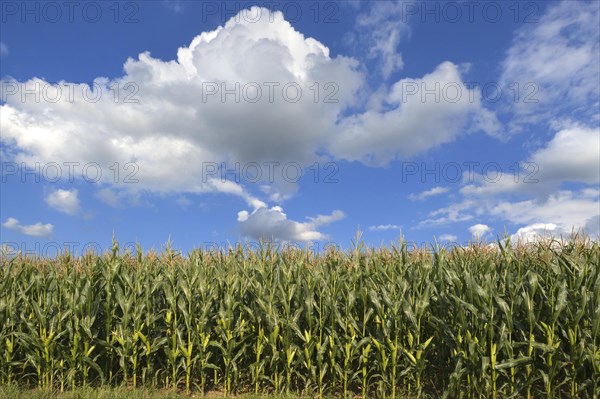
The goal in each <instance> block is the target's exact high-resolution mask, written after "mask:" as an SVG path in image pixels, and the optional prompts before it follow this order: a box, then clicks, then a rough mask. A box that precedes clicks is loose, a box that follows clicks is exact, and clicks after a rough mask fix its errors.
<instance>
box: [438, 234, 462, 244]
mask: <svg viewBox="0 0 600 399" xmlns="http://www.w3.org/2000/svg"><path fill="white" fill-rule="evenodd" d="M439 239H440V241H449V242H456V241H457V240H458V237H457V236H455V235H454V234H442V235H441V236H439Z"/></svg>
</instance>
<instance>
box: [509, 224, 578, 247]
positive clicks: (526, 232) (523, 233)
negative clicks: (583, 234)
mask: <svg viewBox="0 0 600 399" xmlns="http://www.w3.org/2000/svg"><path fill="white" fill-rule="evenodd" d="M569 234H570V232H567V231H564V230H562V229H561V228H560V227H559V226H557V225H555V224H553V223H534V224H530V225H528V226H525V227H521V228H520V229H518V230H517V232H516V233H515V234H513V235H511V236H510V239H511V242H514V243H517V242H521V243H531V242H536V241H539V240H543V239H546V238H549V237H553V238H559V237H560V236H561V235H562V236H565V235H566V236H568V235H569Z"/></svg>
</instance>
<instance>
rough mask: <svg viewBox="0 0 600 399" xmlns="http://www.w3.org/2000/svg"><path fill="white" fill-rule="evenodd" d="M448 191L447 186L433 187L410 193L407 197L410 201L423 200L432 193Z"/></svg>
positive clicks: (437, 193) (438, 193) (431, 195)
mask: <svg viewBox="0 0 600 399" xmlns="http://www.w3.org/2000/svg"><path fill="white" fill-rule="evenodd" d="M448 191H450V189H449V188H448V187H434V188H432V189H431V190H427V191H423V192H422V193H420V194H411V195H409V196H408V199H410V200H411V201H417V200H418V201H423V200H424V199H426V198H428V197H433V196H434V195H440V194H444V193H447V192H448Z"/></svg>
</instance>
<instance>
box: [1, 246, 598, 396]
mask: <svg viewBox="0 0 600 399" xmlns="http://www.w3.org/2000/svg"><path fill="white" fill-rule="evenodd" d="M0 325H1V326H2V329H1V331H0V382H1V383H2V384H19V385H21V386H29V387H43V388H48V387H50V388H53V389H57V390H61V391H63V390H69V389H73V388H75V387H80V386H99V385H111V386H117V385H126V386H130V387H142V386H143V387H157V388H161V389H162V388H167V389H170V388H172V389H178V390H185V391H187V392H196V393H199V394H201V395H203V394H204V393H205V392H208V391H214V390H217V391H220V392H222V393H223V395H224V396H227V395H233V394H236V393H239V392H257V393H277V394H279V393H282V394H285V393H303V394H309V395H311V396H314V397H321V396H335V397H343V398H346V397H357V396H358V397H362V398H367V397H368V398H401V397H410V398H413V397H416V398H420V397H447V398H507V397H517V398H594V399H597V398H600V388H599V387H600V249H599V246H598V243H597V242H594V241H590V240H589V239H585V238H581V237H578V238H577V237H576V238H572V239H570V240H568V241H565V242H561V243H557V242H556V241H552V242H540V243H537V244H535V245H530V246H519V245H513V244H510V243H509V242H508V241H507V240H506V241H501V242H499V243H498V245H497V246H496V247H493V248H492V247H490V246H486V245H477V244H474V245H472V246H471V247H469V248H467V249H465V248H454V249H451V250H446V249H443V248H437V247H436V248H435V250H432V251H425V250H408V249H407V246H406V244H405V243H403V242H400V243H398V244H397V245H392V246H390V247H384V248H379V249H371V248H365V247H364V246H363V245H362V244H355V245H354V247H353V249H351V250H349V251H347V252H342V251H337V250H329V251H326V252H324V253H322V254H314V253H312V252H310V251H308V250H301V249H290V248H287V249H286V248H275V247H273V246H272V245H271V246H270V245H265V246H263V247H261V248H260V249H258V250H254V251H244V250H242V249H232V250H229V251H206V250H194V251H192V252H190V253H189V254H188V255H185V256H184V255H182V254H181V253H179V252H177V251H174V250H172V249H171V248H170V246H169V247H167V248H166V249H165V250H164V251H163V252H162V253H160V254H158V253H155V252H148V253H142V251H141V250H140V249H138V251H137V253H125V254H123V253H119V248H118V244H117V243H116V242H114V243H113V248H112V252H108V253H106V254H103V255H93V254H86V255H83V256H81V257H77V258H75V257H72V256H71V255H69V254H67V253H65V254H64V255H61V256H59V257H57V258H55V259H35V258H31V257H24V256H16V257H13V258H10V259H9V258H7V257H4V258H3V259H2V268H1V269H0Z"/></svg>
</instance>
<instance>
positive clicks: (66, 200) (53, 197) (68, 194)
mask: <svg viewBox="0 0 600 399" xmlns="http://www.w3.org/2000/svg"><path fill="white" fill-rule="evenodd" d="M77 194H78V191H77V190H76V189H73V190H56V191H53V192H51V193H50V194H48V195H47V196H46V198H45V201H46V203H47V204H48V205H49V206H50V207H51V208H53V209H56V210H57V211H59V212H64V213H66V214H68V215H76V214H77V213H79V211H80V210H81V209H80V206H79V198H78V197H77Z"/></svg>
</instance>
